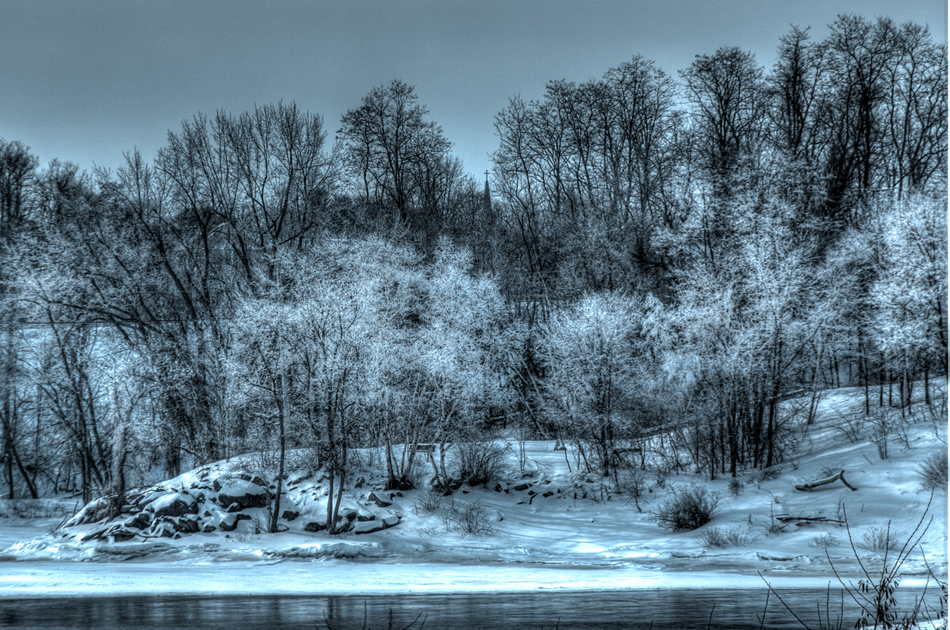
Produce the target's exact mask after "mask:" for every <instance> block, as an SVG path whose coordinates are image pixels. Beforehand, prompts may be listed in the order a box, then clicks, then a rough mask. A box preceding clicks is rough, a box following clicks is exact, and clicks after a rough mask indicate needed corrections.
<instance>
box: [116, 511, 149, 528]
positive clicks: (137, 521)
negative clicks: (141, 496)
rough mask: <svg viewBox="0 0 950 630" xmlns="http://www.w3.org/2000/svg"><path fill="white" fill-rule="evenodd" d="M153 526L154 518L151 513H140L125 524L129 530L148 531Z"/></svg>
mask: <svg viewBox="0 0 950 630" xmlns="http://www.w3.org/2000/svg"><path fill="white" fill-rule="evenodd" d="M151 524H152V517H151V514H150V513H149V512H139V513H138V514H136V515H135V517H133V518H130V519H128V520H126V521H125V523H123V525H124V526H125V527H126V528H127V529H148V526H149V525H151Z"/></svg>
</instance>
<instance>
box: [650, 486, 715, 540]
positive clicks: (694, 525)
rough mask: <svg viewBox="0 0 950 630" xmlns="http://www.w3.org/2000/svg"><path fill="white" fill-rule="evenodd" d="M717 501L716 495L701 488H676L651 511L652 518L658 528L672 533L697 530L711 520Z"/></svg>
mask: <svg viewBox="0 0 950 630" xmlns="http://www.w3.org/2000/svg"><path fill="white" fill-rule="evenodd" d="M719 500H720V499H719V494H718V493H715V492H709V490H707V489H706V488H704V487H702V486H696V485H689V486H678V487H676V488H674V489H673V492H672V495H671V496H669V497H668V498H667V499H666V501H664V502H663V503H662V504H660V505H659V506H658V507H657V508H656V509H655V510H653V518H654V520H656V522H657V525H659V526H660V527H665V528H667V529H672V530H673V531H680V530H693V529H698V528H700V527H702V526H703V525H705V524H706V523H708V522H709V521H710V519H712V515H713V512H715V510H716V508H717V507H718V506H719Z"/></svg>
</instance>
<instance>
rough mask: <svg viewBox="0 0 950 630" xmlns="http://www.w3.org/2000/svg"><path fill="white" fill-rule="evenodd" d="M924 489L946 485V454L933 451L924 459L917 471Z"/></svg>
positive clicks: (933, 488) (934, 488)
mask: <svg viewBox="0 0 950 630" xmlns="http://www.w3.org/2000/svg"><path fill="white" fill-rule="evenodd" d="M918 475H919V476H920V485H922V486H923V487H924V490H936V489H937V488H940V487H941V486H946V485H947V454H946V452H942V453H934V454H933V455H931V456H930V457H928V458H927V459H926V461H924V463H923V465H921V467H920V471H919V472H918Z"/></svg>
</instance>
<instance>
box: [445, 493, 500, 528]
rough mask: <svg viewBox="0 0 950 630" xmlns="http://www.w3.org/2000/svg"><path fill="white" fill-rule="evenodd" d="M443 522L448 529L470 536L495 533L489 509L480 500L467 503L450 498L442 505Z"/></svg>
mask: <svg viewBox="0 0 950 630" xmlns="http://www.w3.org/2000/svg"><path fill="white" fill-rule="evenodd" d="M442 524H443V526H444V527H445V529H446V531H454V532H458V533H460V534H467V535H469V536H491V535H492V534H493V533H495V530H494V528H493V527H492V518H491V516H490V513H489V511H488V509H486V508H485V507H484V506H482V505H479V503H478V501H475V502H474V503H467V502H464V501H456V500H455V499H451V500H449V502H448V503H447V504H444V505H443V506H442Z"/></svg>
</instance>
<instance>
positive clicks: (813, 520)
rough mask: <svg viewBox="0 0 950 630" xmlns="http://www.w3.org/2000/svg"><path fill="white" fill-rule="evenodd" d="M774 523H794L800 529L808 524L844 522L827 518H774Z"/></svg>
mask: <svg viewBox="0 0 950 630" xmlns="http://www.w3.org/2000/svg"><path fill="white" fill-rule="evenodd" d="M775 520H776V521H782V522H783V523H791V522H793V521H794V522H795V524H796V525H798V526H799V527H801V526H802V525H807V524H808V523H843V522H844V521H836V520H835V519H833V518H827V517H825V516H776V517H775Z"/></svg>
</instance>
